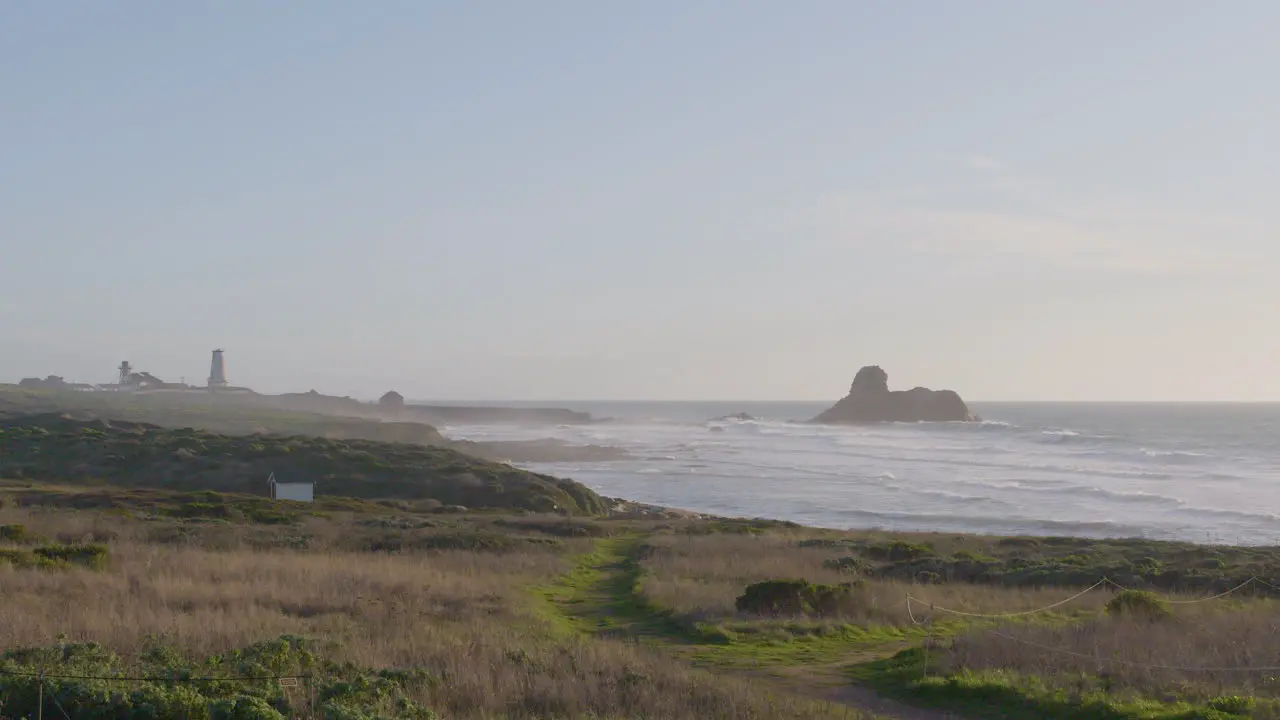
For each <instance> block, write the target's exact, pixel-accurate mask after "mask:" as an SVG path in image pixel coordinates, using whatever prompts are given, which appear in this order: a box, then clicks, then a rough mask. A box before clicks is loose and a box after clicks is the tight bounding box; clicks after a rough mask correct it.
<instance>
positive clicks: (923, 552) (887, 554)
mask: <svg viewBox="0 0 1280 720" xmlns="http://www.w3.org/2000/svg"><path fill="white" fill-rule="evenodd" d="M933 554H934V552H933V548H932V547H930V546H929V545H925V544H923V543H909V542H906V541H905V540H894V541H893V542H891V543H889V544H887V545H872V546H870V547H868V548H867V555H869V556H871V557H872V558H875V559H876V560H888V561H889V562H903V561H905V560H918V559H920V558H923V557H931V556H932V555H933Z"/></svg>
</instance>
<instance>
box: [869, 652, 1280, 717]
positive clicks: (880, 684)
mask: <svg viewBox="0 0 1280 720" xmlns="http://www.w3.org/2000/svg"><path fill="white" fill-rule="evenodd" d="M929 655H930V653H929V652H928V651H926V650H925V649H924V648H921V647H914V648H910V649H908V650H904V651H902V652H900V653H898V654H897V655H894V656H893V657H890V658H885V659H881V660H873V661H870V662H866V663H862V664H859V665H855V666H853V667H851V668H850V669H849V677H850V678H851V679H853V680H855V681H858V682H862V683H865V684H867V685H868V686H870V687H872V688H874V689H875V690H876V691H877V692H879V693H881V694H883V695H885V696H887V697H894V698H897V699H900V700H902V701H904V702H909V703H912V704H914V705H919V706H924V707H934V708H938V709H942V710H947V711H950V712H955V713H959V714H962V715H964V716H965V717H970V718H1001V719H1002V720H1043V718H1055V719H1057V720H1233V719H1235V718H1240V717H1250V716H1251V715H1250V714H1251V713H1252V712H1253V711H1254V710H1255V709H1256V708H1258V707H1259V705H1261V703H1259V702H1258V701H1257V700H1255V699H1254V698H1235V697H1232V698H1216V699H1213V700H1210V701H1208V702H1207V703H1203V704H1193V703H1187V702H1164V701H1160V700H1154V699H1149V698H1138V697H1117V696H1115V695H1112V694H1108V693H1106V692H1102V691H1099V690H1093V689H1088V688H1090V687H1092V686H1094V683H1092V682H1085V681H1084V680H1087V679H1082V683H1081V689H1080V690H1069V689H1064V688H1055V687H1051V686H1049V685H1048V684H1047V683H1045V681H1044V680H1043V679H1041V678H1038V677H1033V676H1027V675H1021V674H1018V673H1013V672H1006V671H1000V670H987V671H981V672H973V671H960V672H956V673H950V674H942V673H940V669H939V668H938V666H937V663H936V662H935V661H936V659H937V655H936V654H934V655H933V656H932V658H930V657H929ZM1094 680H1095V681H1096V679H1094ZM1266 704H1267V706H1268V708H1267V709H1268V710H1270V711H1271V712H1275V711H1277V710H1280V704H1276V703H1271V702H1268V703H1266ZM1268 717H1270V715H1268Z"/></svg>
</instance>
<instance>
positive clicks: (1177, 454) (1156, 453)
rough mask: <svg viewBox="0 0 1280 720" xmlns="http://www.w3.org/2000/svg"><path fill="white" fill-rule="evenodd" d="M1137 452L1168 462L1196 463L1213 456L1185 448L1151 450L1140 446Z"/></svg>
mask: <svg viewBox="0 0 1280 720" xmlns="http://www.w3.org/2000/svg"><path fill="white" fill-rule="evenodd" d="M1138 452H1139V453H1140V454H1141V455H1142V456H1143V457H1148V458H1153V459H1156V460H1161V461H1163V462H1168V463H1197V462H1202V461H1204V460H1207V459H1209V458H1211V457H1213V456H1212V455H1209V454H1208V453H1198V452H1189V451H1186V450H1151V449H1148V448H1141V449H1140V450H1139V451H1138Z"/></svg>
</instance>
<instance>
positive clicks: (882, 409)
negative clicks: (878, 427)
mask: <svg viewBox="0 0 1280 720" xmlns="http://www.w3.org/2000/svg"><path fill="white" fill-rule="evenodd" d="M977 419H978V417H977V416H976V415H974V414H973V413H971V412H969V407H968V406H967V405H965V403H964V400H962V399H960V395H958V394H957V393H956V392H954V391H952V390H930V389H928V388H923V387H917V388H912V389H910V390H890V389H889V374H888V373H887V372H885V371H884V370H882V369H881V368H880V366H878V365H868V366H867V367H864V368H862V369H861V370H859V371H858V374H857V375H855V376H854V378H853V385H852V386H851V387H850V388H849V394H848V395H846V396H845V397H844V398H843V399H841V400H840V401H839V402H837V403H836V404H835V405H832V406H831V407H830V408H828V409H827V410H825V411H824V412H823V413H822V414H820V415H818V416H817V417H815V418H814V419H813V420H811V421H810V422H814V423H824V424H829V425H838V424H856V423H878V422H966V421H972V420H977Z"/></svg>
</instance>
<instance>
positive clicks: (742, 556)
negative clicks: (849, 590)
mask: <svg viewBox="0 0 1280 720" xmlns="http://www.w3.org/2000/svg"><path fill="white" fill-rule="evenodd" d="M649 545H650V547H651V549H650V550H649V552H648V554H647V556H646V557H645V558H644V560H643V566H644V569H645V570H646V575H645V577H644V580H643V585H642V590H643V592H644V594H645V596H646V597H648V598H649V599H650V600H651V601H653V602H654V603H657V604H658V605H660V606H662V607H665V608H670V609H671V610H673V611H674V612H676V613H679V614H681V615H684V616H687V617H689V618H692V619H696V620H720V619H729V618H733V617H738V613H737V611H736V610H735V608H734V601H735V600H736V599H737V597H738V596H739V595H741V594H742V591H743V589H744V588H745V587H746V586H747V585H750V584H752V583H756V582H761V581H764V580H780V579H790V578H794V579H802V580H807V581H809V582H814V583H831V584H834V583H840V582H847V581H849V580H851V579H853V577H854V576H851V575H848V574H845V573H841V572H839V571H837V570H833V569H829V568H827V567H825V566H824V565H823V563H824V561H826V560H831V559H836V558H839V557H841V556H843V555H847V554H848V553H847V552H842V551H839V550H832V549H827V548H820V547H799V546H798V545H797V543H796V539H795V538H794V537H791V536H789V535H744V534H733V535H678V534H677V535H660V536H655V537H653V538H652V539H651V540H650V542H649ZM854 592H855V594H856V596H858V597H860V602H858V603H857V604H856V610H855V611H854V612H853V613H852V614H849V615H847V616H845V617H843V618H841V619H842V620H844V621H846V622H854V623H860V624H867V625H885V624H887V625H894V626H899V627H905V626H908V625H910V624H911V618H910V616H909V615H908V613H907V606H906V596H907V594H908V593H910V594H911V595H912V596H913V597H916V598H919V599H921V600H925V601H927V602H926V603H925V604H919V605H917V604H913V609H914V610H915V613H916V616H917V618H919V617H920V616H921V615H928V612H929V607H928V603H934V604H936V605H940V606H944V607H948V608H952V609H956V610H964V611H968V612H979V613H1006V612H1019V611H1023V610H1028V609H1033V608H1040V607H1044V606H1046V605H1050V604H1053V603H1056V602H1058V601H1060V600H1062V599H1064V598H1067V597H1070V596H1071V595H1073V594H1075V591H1072V590H1064V589H1062V588H1049V589H1036V588H1003V587H995V586H987V585H971V584H965V583H947V584H939V585H933V584H930V585H919V584H909V583H902V582H891V581H879V580H869V581H864V582H863V583H862V584H861V586H860V587H858V588H856V589H855V590H854ZM1107 599H1108V596H1107V595H1106V594H1105V593H1090V594H1088V595H1085V596H1084V597H1081V598H1080V599H1079V600H1077V601H1074V602H1072V603H1070V604H1069V605H1067V606H1064V607H1063V608H1062V610H1063V611H1064V612H1070V611H1096V610H1099V609H1101V608H1102V606H1103V604H1104V603H1105V602H1106V600H1107ZM943 617H944V615H943V614H942V613H938V614H936V615H935V619H942V618H943Z"/></svg>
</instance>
